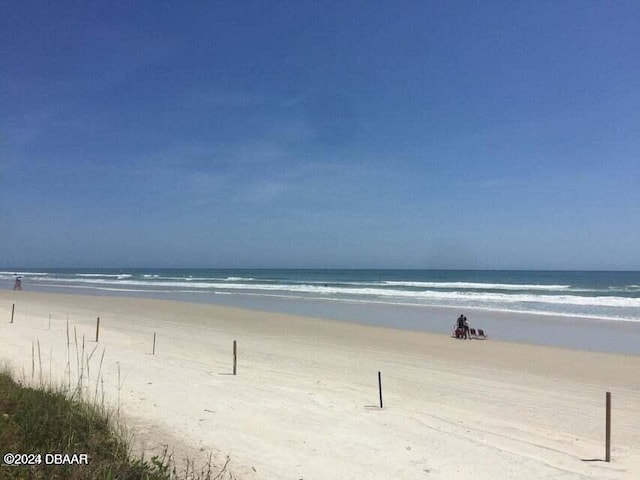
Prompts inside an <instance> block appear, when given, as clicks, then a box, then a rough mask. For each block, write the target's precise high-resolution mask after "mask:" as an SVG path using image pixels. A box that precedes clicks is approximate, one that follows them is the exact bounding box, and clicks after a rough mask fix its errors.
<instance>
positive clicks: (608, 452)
mask: <svg viewBox="0 0 640 480" xmlns="http://www.w3.org/2000/svg"><path fill="white" fill-rule="evenodd" d="M605 431H606V434H605V452H604V460H605V462H610V461H611V392H607V415H606V426H605Z"/></svg>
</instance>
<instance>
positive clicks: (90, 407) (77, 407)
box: [0, 349, 233, 480]
mask: <svg viewBox="0 0 640 480" xmlns="http://www.w3.org/2000/svg"><path fill="white" fill-rule="evenodd" d="M78 350H80V349H78ZM83 350H84V349H83ZM34 351H35V350H34ZM83 353H84V352H83ZM34 358H36V357H35V354H34ZM78 358H80V355H79V356H78ZM103 358H104V353H103ZM89 359H90V356H89V355H85V360H86V361H87V363H86V364H85V366H84V367H83V368H82V370H83V371H84V373H80V374H79V375H78V379H77V382H76V384H75V385H73V387H72V388H69V385H71V383H67V384H63V385H55V384H54V383H53V382H51V380H50V379H49V380H44V378H43V376H42V375H40V380H39V381H36V382H35V384H34V382H28V381H27V378H26V377H25V375H24V374H23V375H22V377H23V378H22V379H21V380H20V379H16V378H17V377H16V375H15V374H13V372H12V371H11V370H10V369H9V368H8V367H7V366H5V367H3V368H0V452H1V453H2V455H3V458H0V479H6V480H18V479H30V480H44V479H47V480H49V479H52V480H58V479H59V480H80V479H104V480H215V479H220V480H222V479H228V478H233V477H232V476H231V474H230V472H228V471H227V464H228V459H227V463H225V465H224V466H223V467H222V469H219V468H215V467H214V466H213V465H212V462H211V457H210V458H209V462H208V464H207V465H205V466H204V467H202V468H200V469H196V466H195V462H194V461H193V460H191V459H187V460H184V461H183V462H181V463H180V465H181V466H180V467H177V463H176V462H175V460H174V457H173V455H172V454H170V453H169V450H168V446H165V447H164V449H163V451H162V452H161V453H160V454H159V455H153V456H151V457H150V458H145V456H144V453H143V454H141V455H136V454H134V452H133V448H132V438H133V436H132V435H131V434H130V433H129V432H128V431H127V429H126V428H125V426H124V424H123V422H122V420H121V418H120V405H118V407H117V408H113V407H109V406H107V405H106V403H105V401H104V394H102V395H99V393H98V387H97V385H100V384H102V379H101V377H100V376H98V379H99V380H97V381H96V388H95V394H94V393H91V394H87V392H89V391H90V390H93V389H89V388H88V385H87V383H86V381H85V383H84V384H83V383H82V382H83V378H84V379H85V380H86V376H87V371H88V360H89ZM101 366H102V359H101V362H100V368H101ZM41 367H42V365H41V362H40V372H42V368H41ZM69 367H70V366H69V365H68V369H67V373H68V372H70V368H69ZM35 372H36V367H35V362H34V368H33V370H32V378H34V379H36V378H37V377H38V376H37V375H36V374H35ZM67 378H71V376H70V375H68V377H67ZM6 454H10V455H11V454H13V455H14V458H13V459H10V458H9V459H10V461H11V463H14V465H7V462H6V461H5V460H6V459H7V457H4V456H5V455H6ZM16 454H27V455H24V456H22V458H21V461H22V463H23V464H22V465H15V463H16V462H17V461H18V460H16V458H15V455H16ZM54 454H62V455H59V456H57V457H56V456H54ZM65 454H66V455H67V456H66V457H65V456H64V455H65ZM25 463H26V464H25ZM214 472H216V473H214Z"/></svg>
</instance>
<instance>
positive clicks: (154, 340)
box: [151, 332, 156, 355]
mask: <svg viewBox="0 0 640 480" xmlns="http://www.w3.org/2000/svg"><path fill="white" fill-rule="evenodd" d="M151 354H152V355H155V354H156V332H153V352H152V353H151Z"/></svg>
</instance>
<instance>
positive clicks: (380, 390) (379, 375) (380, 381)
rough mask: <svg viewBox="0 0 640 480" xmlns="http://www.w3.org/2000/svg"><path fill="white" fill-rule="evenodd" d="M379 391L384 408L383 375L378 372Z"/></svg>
mask: <svg viewBox="0 0 640 480" xmlns="http://www.w3.org/2000/svg"><path fill="white" fill-rule="evenodd" d="M378 392H379V393H380V408H382V375H381V374H380V372H378Z"/></svg>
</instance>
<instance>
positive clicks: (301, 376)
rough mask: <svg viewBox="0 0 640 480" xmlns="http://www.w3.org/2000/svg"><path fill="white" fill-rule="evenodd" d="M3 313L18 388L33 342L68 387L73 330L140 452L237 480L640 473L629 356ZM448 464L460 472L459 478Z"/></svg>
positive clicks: (78, 312)
mask: <svg viewBox="0 0 640 480" xmlns="http://www.w3.org/2000/svg"><path fill="white" fill-rule="evenodd" d="M13 302H15V303H16V312H15V315H16V317H15V322H14V324H9V323H7V322H8V316H10V313H11V305H12V303H13ZM49 313H51V314H52V327H51V330H49V329H48V315H49ZM0 314H2V315H5V316H6V321H3V322H2V323H0V334H1V335H2V336H3V339H4V340H5V342H4V343H5V345H4V347H5V348H4V349H3V354H2V357H3V358H2V359H3V360H4V359H6V358H8V359H10V360H11V361H12V363H13V364H14V368H16V369H17V370H18V371H20V369H21V368H22V371H23V372H26V373H27V377H28V376H29V372H30V371H31V368H32V348H33V345H34V342H36V341H37V342H38V347H39V348H41V352H42V358H43V364H44V365H45V366H48V365H49V363H51V365H52V369H53V371H54V372H57V374H58V375H60V374H62V375H61V377H62V378H63V379H64V372H65V363H68V359H69V357H68V354H66V355H65V353H66V352H65V349H66V316H67V314H68V315H69V323H70V326H71V327H72V329H73V330H74V331H75V332H76V335H77V337H78V338H79V339H82V337H83V336H84V338H85V341H86V344H87V346H88V347H87V349H89V346H90V348H91V349H93V348H94V346H95V347H96V348H99V349H103V348H104V349H105V351H106V354H105V363H104V370H103V373H104V376H105V378H104V384H105V389H106V397H107V400H108V401H109V402H110V403H111V404H112V405H115V404H116V403H117V402H118V398H119V399H120V405H121V406H122V410H123V412H124V413H125V414H126V415H127V416H128V417H129V418H131V419H133V420H134V421H133V425H132V426H134V427H135V428H136V430H137V431H138V433H139V435H140V439H141V440H142V442H143V443H146V444H147V445H148V446H152V445H158V444H159V443H162V442H163V441H164V443H167V442H166V441H165V440H167V439H168V437H171V440H174V441H175V439H180V441H181V442H182V443H183V445H180V451H186V452H192V453H193V454H194V455H198V452H200V449H203V452H208V451H212V452H214V458H218V459H223V458H225V457H226V456H227V455H228V456H230V458H231V459H232V462H231V464H230V468H231V471H233V472H234V474H235V475H236V477H237V478H240V479H249V480H250V479H258V478H260V479H262V478H265V479H266V478H305V479H311V478H317V479H332V478H346V479H351V478H353V479H355V478H371V479H383V478H385V479H386V478H403V479H414V478H415V479H419V478H425V475H426V474H427V473H428V474H429V478H435V479H446V478H460V479H480V480H484V479H487V480H488V479H490V478H505V477H504V475H505V472H510V473H509V475H508V476H510V477H512V478H513V477H517V478H523V479H531V480H533V479H538V478H547V477H549V476H552V475H558V474H560V473H561V472H563V473H562V474H563V475H564V477H563V478H566V479H574V478H575V479H576V480H578V479H584V478H594V479H595V478H598V479H611V480H613V479H625V480H626V479H629V480H631V479H632V478H634V477H633V475H634V472H637V471H638V469H640V447H639V445H640V378H638V376H637V371H638V369H640V357H638V356H635V355H621V354H610V353H597V352H588V351H580V350H568V349H562V348H557V347H550V346H538V345H528V344H520V343H511V342H502V341H496V340H492V339H489V340H487V341H471V342H469V341H462V340H455V339H452V338H449V336H448V335H444V334H437V333H428V332H416V331H410V330H400V329H392V328H387V327H383V326H370V325H362V324H357V323H349V322H342V321H331V320H325V319H317V318H309V317H302V316H296V315H288V314H276V313H268V312H258V311H252V310H243V309H238V308H231V307H225V306H215V305H210V304H196V303H181V302H175V301H170V300H153V299H140V298H131V297H111V296H77V295H64V294H44V293H36V292H24V291H23V292H12V291H5V292H0ZM98 316H99V317H100V318H101V324H100V340H99V343H98V344H96V343H94V342H93V339H94V335H95V323H96V317H98ZM154 332H155V333H157V334H158V335H157V336H158V342H157V350H156V355H151V341H152V335H153V333H154ZM72 338H73V337H72ZM233 340H237V341H238V347H239V348H238V349H239V355H238V356H239V365H238V375H237V376H233V375H230V371H231V352H232V351H231V344H232V341H233ZM72 342H73V340H72ZM98 351H99V350H98ZM50 354H51V355H50ZM96 355H98V354H96ZM50 357H51V358H50ZM71 357H72V360H73V361H72V362H71V364H72V365H71V368H72V369H74V368H75V361H76V359H75V358H74V355H71ZM118 369H119V370H118ZM36 370H37V369H36ZM95 371H96V369H95V366H92V372H94V373H93V374H94V375H95ZM119 371H121V372H122V382H121V384H119V383H118V380H117V378H118V377H117V374H118V372H119ZM378 371H381V372H382V381H383V384H384V396H385V408H384V409H382V410H380V409H379V408H378V407H377V406H376V405H377V400H378V392H377V379H376V372H378ZM36 373H37V372H36ZM605 391H611V392H612V394H613V398H614V405H615V408H616V411H615V416H614V419H615V420H614V427H613V428H614V431H613V435H614V437H613V438H614V439H615V440H614V444H613V453H612V457H613V459H614V461H613V462H612V463H610V464H606V463H604V462H585V461H582V460H581V459H590V458H591V459H593V458H600V456H601V454H602V451H603V450H602V445H603V443H602V442H603V438H602V435H603V428H602V427H603V419H604V417H603V414H604V412H603V400H604V392H605ZM460 451H465V452H467V453H466V454H465V457H466V458H468V459H470V460H471V459H472V460H471V461H470V462H466V463H465V464H459V463H458V462H455V461H453V460H452V459H453V458H455V455H456V453H455V452H460Z"/></svg>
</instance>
